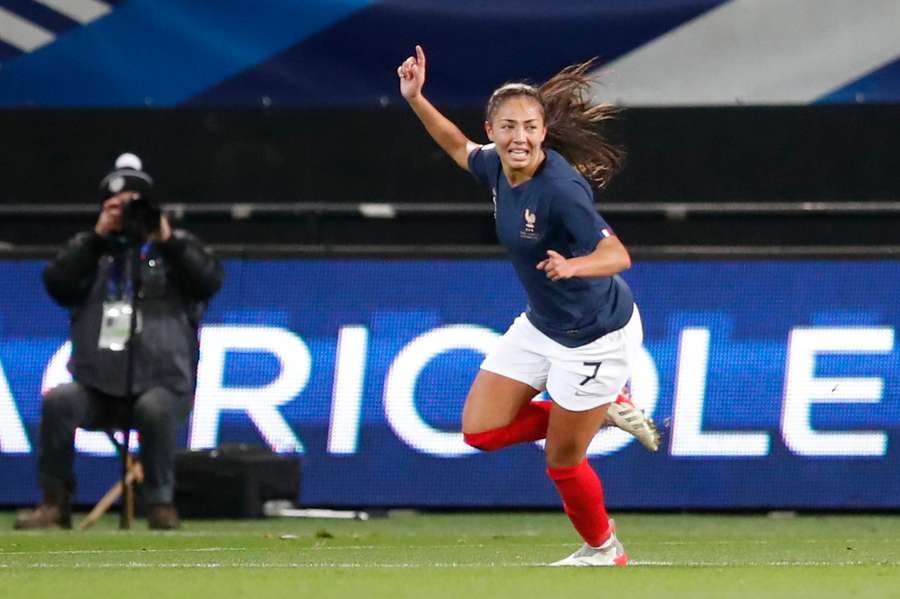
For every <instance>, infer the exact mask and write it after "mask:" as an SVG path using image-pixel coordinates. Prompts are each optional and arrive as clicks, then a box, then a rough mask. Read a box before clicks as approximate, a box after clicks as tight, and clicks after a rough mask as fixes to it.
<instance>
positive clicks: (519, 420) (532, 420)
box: [463, 401, 553, 451]
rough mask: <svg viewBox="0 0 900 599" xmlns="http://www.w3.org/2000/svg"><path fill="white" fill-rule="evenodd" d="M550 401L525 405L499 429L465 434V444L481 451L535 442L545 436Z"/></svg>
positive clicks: (548, 419) (551, 403)
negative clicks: (511, 419) (512, 418)
mask: <svg viewBox="0 0 900 599" xmlns="http://www.w3.org/2000/svg"><path fill="white" fill-rule="evenodd" d="M552 405H553V402H552V401H533V402H531V403H529V404H526V405H525V406H524V407H523V408H522V409H521V410H519V413H518V414H516V418H515V419H514V420H513V421H512V422H510V423H509V424H507V425H506V426H501V427H500V428H495V429H491V430H489V431H484V432H481V433H465V434H464V435H463V437H464V439H465V441H466V443H468V444H469V445H471V446H472V447H477V448H478V449H481V450H482V451H494V450H497V449H502V448H504V447H507V446H509V445H513V444H514V443H523V442H525V441H537V440H538V439H543V438H545V437H546V436H547V423H548V422H550V407H551V406H552Z"/></svg>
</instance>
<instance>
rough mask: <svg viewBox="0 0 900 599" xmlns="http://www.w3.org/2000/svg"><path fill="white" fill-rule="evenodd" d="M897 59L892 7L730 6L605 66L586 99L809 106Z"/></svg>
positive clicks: (774, 0)
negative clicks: (591, 92) (592, 93)
mask: <svg viewBox="0 0 900 599" xmlns="http://www.w3.org/2000/svg"><path fill="white" fill-rule="evenodd" d="M898 57H900V1H898V0H858V1H856V2H848V1H847V0H791V1H790V2H785V1H784V0H732V1H731V2H727V3H725V4H723V5H721V6H719V7H717V8H715V9H713V10H711V11H709V12H707V13H704V14H703V15H701V16H699V17H697V18H696V19H693V20H692V21H689V22H688V23H686V24H684V25H683V26H681V27H679V28H677V29H674V30H672V31H670V32H668V33H666V34H665V35H662V36H660V37H659V38H657V39H655V40H653V41H652V42H650V43H648V44H646V45H645V46H641V47H640V48H637V49H635V50H634V51H632V52H630V53H628V54H626V55H624V56H622V57H621V58H619V59H617V60H615V61H613V62H611V63H609V64H607V65H604V67H603V68H602V77H601V83H600V84H598V85H597V86H595V88H594V96H595V100H597V101H612V102H616V103H621V104H625V105H631V106H634V105H663V104H664V105H686V104H689V105H722V104H735V103H750V104H783V103H788V104H794V103H809V102H813V101H815V100H816V99H818V98H821V97H822V96H824V95H827V94H828V93H829V92H831V91H834V90H836V89H839V88H841V87H843V86H844V85H846V84H847V83H849V82H851V81H853V80H855V79H858V78H859V77H861V76H863V75H865V74H867V73H870V72H872V71H873V70H875V69H877V68H878V67H881V66H883V65H885V64H887V63H889V62H891V61H892V60H895V59H896V58H898Z"/></svg>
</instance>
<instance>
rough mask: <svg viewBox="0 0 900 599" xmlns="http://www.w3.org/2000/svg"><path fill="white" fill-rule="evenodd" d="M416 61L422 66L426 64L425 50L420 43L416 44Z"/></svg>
mask: <svg viewBox="0 0 900 599" xmlns="http://www.w3.org/2000/svg"><path fill="white" fill-rule="evenodd" d="M416 62H417V63H419V65H420V66H422V67H424V66H425V50H423V49H422V46H420V45H418V44H416Z"/></svg>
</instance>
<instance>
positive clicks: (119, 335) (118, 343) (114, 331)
mask: <svg viewBox="0 0 900 599" xmlns="http://www.w3.org/2000/svg"><path fill="white" fill-rule="evenodd" d="M133 311H134V308H133V306H132V305H131V304H130V303H129V302H124V301H115V302H103V320H102V322H101V323H100V337H99V339H98V340H97V347H99V348H100V349H108V350H111V351H122V350H124V349H125V346H126V345H127V344H128V339H129V337H131V314H132V312H133ZM140 316H141V313H140V311H138V313H137V322H136V323H135V331H136V332H139V331H140V329H141V318H140Z"/></svg>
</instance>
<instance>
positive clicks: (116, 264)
mask: <svg viewBox="0 0 900 599" xmlns="http://www.w3.org/2000/svg"><path fill="white" fill-rule="evenodd" d="M152 245H153V244H152V243H151V242H149V241H146V242H144V244H143V245H142V246H141V251H140V254H139V256H138V258H139V261H138V264H143V263H144V262H145V261H146V260H147V257H148V256H149V255H150V248H151V247H152ZM130 256H131V254H130V252H127V251H126V252H124V253H121V254H118V255H114V256H113V257H112V259H113V260H112V265H111V267H110V270H111V276H109V277H107V278H106V296H107V297H108V298H110V299H127V300H128V301H129V302H130V301H131V300H132V298H133V297H134V289H132V282H133V279H134V277H133V273H132V272H131V269H132V268H133V267H134V266H133V263H132V261H131V260H129V259H128V258H130Z"/></svg>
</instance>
